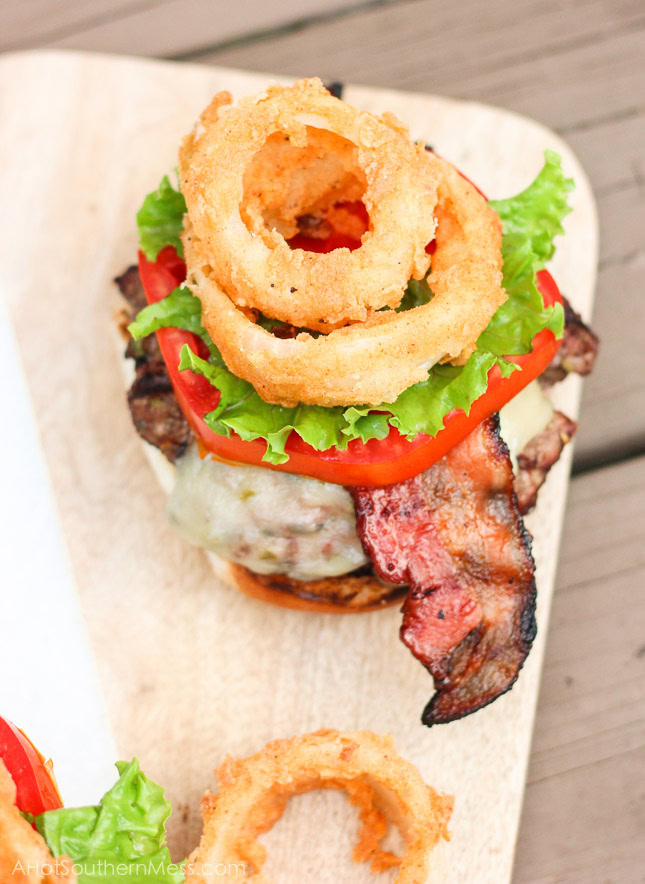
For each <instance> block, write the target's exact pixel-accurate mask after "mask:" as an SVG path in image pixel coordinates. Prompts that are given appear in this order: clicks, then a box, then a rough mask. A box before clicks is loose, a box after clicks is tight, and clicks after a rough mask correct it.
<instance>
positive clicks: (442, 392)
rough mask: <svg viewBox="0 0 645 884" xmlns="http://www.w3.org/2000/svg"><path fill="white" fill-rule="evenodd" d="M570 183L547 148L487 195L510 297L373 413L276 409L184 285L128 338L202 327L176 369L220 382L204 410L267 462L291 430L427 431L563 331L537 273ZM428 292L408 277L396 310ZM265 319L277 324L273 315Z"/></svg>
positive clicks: (320, 444) (313, 441) (313, 440)
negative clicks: (511, 181) (229, 353)
mask: <svg viewBox="0 0 645 884" xmlns="http://www.w3.org/2000/svg"><path fill="white" fill-rule="evenodd" d="M572 186H573V183H572V182H571V181H570V180H568V179H566V178H564V176H563V174H562V169H561V165H560V158H559V157H558V155H557V154H554V153H553V152H551V151H547V152H546V155H545V165H544V167H543V169H542V170H541V172H540V173H539V175H538V176H537V178H536V179H535V181H533V183H532V184H530V185H529V187H527V188H526V189H525V190H524V191H522V193H520V194H518V195H517V196H515V197H512V198H510V199H507V200H495V201H493V202H492V203H491V205H492V206H493V207H494V208H495V211H497V212H498V214H499V216H500V218H501V219H502V225H503V236H502V255H503V284H504V288H505V289H506V292H507V293H508V299H507V300H506V301H505V302H504V304H502V306H501V307H500V308H499V309H498V310H497V312H496V313H495V315H494V316H493V318H492V319H491V321H490V323H489V324H488V326H487V328H486V329H485V330H484V332H483V333H482V334H481V335H480V337H479V340H478V342H477V349H476V350H475V352H474V353H473V354H472V355H471V357H470V359H469V360H468V362H467V363H466V365H464V366H453V365H435V366H433V368H431V369H430V371H429V372H428V377H427V379H426V380H424V381H421V382H420V383H418V384H414V385H413V386H412V387H409V388H408V389H407V390H404V391H403V393H401V394H400V396H399V397H398V398H397V399H396V401H395V402H390V403H384V404H383V405H381V406H379V409H378V412H376V413H375V412H374V410H373V409H372V408H370V407H367V406H366V407H356V406H351V407H348V408H343V407H335V408H324V407H322V406H313V405H299V406H297V407H296V408H283V407H281V406H279V405H270V404H268V403H267V402H264V400H262V399H261V398H260V396H259V395H258V394H257V393H256V391H255V390H254V388H253V387H252V385H251V384H249V383H248V382H247V381H244V380H241V379H240V378H237V377H236V376H235V375H233V374H232V373H231V372H230V371H229V370H228V369H227V368H226V366H225V364H224V361H223V360H222V357H221V355H220V354H219V352H218V351H217V348H216V347H215V345H214V344H213V342H212V341H211V339H210V337H209V336H208V334H207V332H206V331H205V330H204V329H203V328H202V326H201V319H200V317H201V313H200V310H201V307H200V303H199V301H198V299H197V298H194V297H193V296H192V295H191V294H190V292H189V291H188V289H186V288H179V289H176V290H175V291H174V292H173V293H172V294H171V295H169V296H168V298H166V299H165V301H168V303H167V304H166V305H165V306H161V305H164V304H165V301H161V302H159V303H158V304H154V305H151V306H149V307H146V308H145V309H144V310H142V311H141V313H140V314H139V315H138V316H137V318H136V320H135V322H134V323H132V325H131V326H130V330H131V332H132V334H133V337H135V338H139V337H142V336H144V335H146V334H150V333H151V332H153V331H155V330H156V329H158V328H162V327H164V326H174V327H177V328H182V329H185V330H187V331H192V332H194V333H195V334H199V335H200V336H201V337H202V338H203V340H205V341H206V343H207V345H208V347H209V351H210V354H211V355H210V358H209V360H208V361H207V360H204V359H201V358H200V357H199V356H197V355H196V354H195V353H193V352H192V350H191V349H190V347H188V346H185V347H184V348H183V350H182V353H181V362H180V365H179V368H180V370H182V371H184V370H191V371H194V372H197V373H198V374H201V375H203V376H204V377H205V378H207V380H208V381H210V383H211V384H213V386H215V387H217V388H218V389H219V390H220V391H221V394H222V395H221V399H220V402H219V405H218V407H217V408H216V409H215V410H214V411H212V412H210V413H209V414H207V415H205V416H204V420H205V422H206V423H207V424H208V426H209V427H211V429H212V430H214V432H216V433H220V434H222V435H226V436H228V435H230V433H231V432H232V431H234V432H235V433H237V434H238V435H239V436H241V438H242V439H245V440H252V439H264V440H265V441H266V443H267V451H266V454H265V455H264V460H265V461H268V462H269V463H274V464H279V463H284V462H285V461H287V460H288V455H287V453H286V452H285V443H286V441H287V439H288V437H289V434H290V433H291V432H292V430H295V432H296V433H298V435H299V436H300V437H301V438H302V439H303V440H304V441H305V442H308V443H309V444H310V445H311V446H312V447H314V448H315V449H317V450H319V451H324V450H326V449H328V448H331V447H332V446H335V447H337V448H340V449H344V448H346V447H347V445H348V443H349V442H350V441H352V440H353V439H360V440H361V441H363V442H367V441H368V440H369V439H383V438H385V437H386V436H387V434H388V432H389V429H390V427H396V428H397V429H398V430H399V432H400V433H402V434H403V435H405V436H406V437H408V438H414V436H416V435H417V434H418V433H426V434H428V435H431V436H434V435H436V434H437V433H438V432H439V430H441V429H442V427H443V424H444V419H445V417H446V415H447V414H448V413H449V412H450V411H452V410H453V409H456V408H458V409H462V410H463V411H465V412H466V413H467V414H468V413H469V411H470V408H471V406H472V404H473V402H474V401H475V400H476V399H478V398H479V396H481V395H482V393H484V392H485V390H486V387H487V378H488V372H489V371H490V369H491V368H492V366H493V365H498V366H499V368H500V371H501V372H502V374H503V375H504V376H505V377H507V376H508V375H510V374H511V373H512V372H513V371H515V370H517V367H516V366H515V365H514V364H513V363H512V362H510V361H509V360H507V359H505V358H504V357H505V356H513V355H516V354H520V353H528V352H530V350H531V345H532V341H533V338H534V337H535V335H536V334H538V332H540V331H541V330H542V329H545V328H549V329H551V330H552V331H553V333H554V334H555V335H556V337H561V335H562V332H563V328H564V313H563V310H562V306H561V305H560V304H557V305H555V306H553V307H544V304H543V302H542V297H541V295H540V293H539V291H538V289H537V285H536V273H537V272H538V271H539V270H541V269H542V268H543V267H544V263H545V261H547V260H548V259H549V258H550V257H551V256H552V255H553V251H554V245H553V238H554V237H555V236H556V235H557V234H560V233H562V219H563V218H564V216H565V215H566V214H567V213H568V212H569V211H570V210H569V207H568V205H567V194H568V193H569V191H570V190H571V188H572ZM431 297H432V292H431V291H430V289H429V287H428V284H427V281H426V280H419V281H417V280H411V281H410V283H409V284H408V289H407V291H406V294H405V296H404V299H403V301H402V303H401V305H400V306H399V307H398V308H397V309H398V310H405V309H412V308H414V307H417V306H420V305H421V304H424V303H427V302H428V301H429V300H430V298H431ZM191 299H192V301H191ZM266 323H267V324H268V325H269V326H270V324H276V323H271V321H270V320H266Z"/></svg>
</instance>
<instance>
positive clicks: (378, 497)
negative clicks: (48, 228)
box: [117, 80, 597, 725]
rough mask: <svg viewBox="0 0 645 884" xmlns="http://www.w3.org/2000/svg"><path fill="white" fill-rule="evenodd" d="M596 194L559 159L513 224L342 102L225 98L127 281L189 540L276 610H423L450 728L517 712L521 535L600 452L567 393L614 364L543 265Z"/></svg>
mask: <svg viewBox="0 0 645 884" xmlns="http://www.w3.org/2000/svg"><path fill="white" fill-rule="evenodd" d="M571 186H572V183H571V182H570V181H568V180H567V179H565V178H564V176H563V174H562V171H561V168H560V161H559V158H558V157H557V155H555V154H553V153H550V152H547V154H546V162H545V165H544V168H543V169H542V171H541V172H540V173H539V175H538V176H537V178H536V179H535V181H534V182H533V183H532V184H531V185H530V186H529V187H528V188H527V189H526V190H525V191H523V192H522V193H521V194H519V195H518V196H516V197H513V198H510V199H505V200H499V201H493V202H489V201H487V200H486V198H485V197H484V196H483V195H482V194H481V193H480V192H479V191H478V190H477V188H476V187H475V186H474V185H473V184H472V183H470V182H469V181H468V180H467V179H466V178H464V177H463V175H461V174H460V173H459V172H458V171H457V170H456V169H455V168H454V167H453V166H452V165H450V164H449V163H448V162H446V161H445V160H444V159H442V158H440V157H438V156H436V155H435V154H434V153H433V152H432V151H429V150H428V149H426V147H425V146H423V145H418V144H415V143H413V142H412V141H411V140H410V138H409V135H408V132H407V129H406V128H405V126H403V124H402V123H400V122H399V121H398V120H397V119H396V118H395V117H394V116H392V115H391V114H384V115H383V116H381V117H375V116H373V115H371V114H368V113H365V112H359V111H357V110H355V109H354V108H352V107H351V106H349V105H348V104H346V103H345V102H343V101H342V100H340V99H339V98H337V97H335V96H333V95H331V94H330V93H329V92H328V91H327V90H326V89H325V88H324V87H323V85H322V84H321V83H320V81H319V80H301V81H299V82H297V83H295V84H294V85H293V86H292V87H289V88H284V87H272V88H270V89H268V90H267V91H266V92H265V93H263V94H262V95H259V96H254V97H252V98H246V99H243V100H241V101H239V102H238V103H237V104H233V103H232V98H231V96H230V95H229V94H228V93H219V94H218V95H216V96H215V98H214V99H213V101H212V102H211V104H210V105H209V107H208V108H206V110H205V111H204V113H203V114H202V116H201V119H200V121H199V123H198V124H197V126H196V127H195V129H194V131H193V132H192V133H191V134H189V135H188V136H187V137H186V138H185V139H184V142H183V144H182V146H181V150H180V155H179V189H178V190H176V189H174V188H173V187H172V186H171V184H170V182H169V180H168V178H164V179H163V180H162V183H161V185H160V187H159V188H158V190H156V191H155V192H153V193H151V194H149V195H148V196H147V197H146V199H145V201H144V203H143V206H142V208H141V210H140V212H139V214H138V224H139V232H140V247H141V251H140V254H139V263H138V267H133V268H130V269H129V270H128V271H127V272H126V273H125V274H123V275H122V276H121V277H119V278H118V280H117V282H118V284H119V286H120V288H121V291H122V293H123V294H124V296H125V297H126V300H127V301H128V310H127V311H126V317H125V322H124V326H125V325H127V327H128V330H129V334H130V336H131V337H130V339H129V343H128V348H127V351H126V355H127V356H128V357H131V358H133V359H134V362H135V379H134V382H133V384H132V386H131V387H130V391H129V394H128V401H129V404H130V410H131V413H132V416H133V419H134V423H135V427H136V428H137V430H138V432H139V433H140V435H141V436H142V437H143V438H144V440H145V441H146V442H147V443H150V444H151V445H152V446H154V447H155V448H156V449H159V451H160V452H161V454H160V455H159V456H158V457H157V458H156V459H155V463H156V466H157V468H158V469H159V471H160V474H161V473H164V472H165V474H166V480H165V481H167V483H168V488H169V490H170V497H169V501H168V516H169V518H170V520H171V522H172V523H173V524H174V525H175V527H176V528H177V529H178V530H179V531H180V532H181V533H182V534H183V535H184V536H185V537H186V538H187V539H188V540H190V541H191V542H193V543H196V544H198V545H200V546H202V547H204V548H205V549H207V550H208V551H209V552H210V553H211V554H213V555H212V556H211V558H212V561H213V562H214V564H215V566H216V570H217V571H218V573H219V574H220V576H222V577H223V578H224V579H225V580H227V581H228V582H229V583H232V584H234V585H236V586H237V587H239V588H240V589H242V590H243V591H245V592H247V593H249V594H251V595H254V596H256V597H259V598H262V599H264V600H267V601H271V602H275V603H278V604H282V605H285V606H288V607H299V608H306V609H308V610H312V611H335V612H348V613H349V612H356V611H364V610H370V609H373V608H375V607H380V606H383V605H387V604H390V603H395V602H399V603H400V602H401V601H402V602H403V624H402V628H401V638H402V640H403V642H404V643H405V644H406V645H407V646H408V647H409V648H410V650H411V651H412V653H413V654H414V655H415V656H416V657H417V658H418V659H419V660H420V661H421V662H422V664H423V665H424V666H425V667H426V668H427V669H428V671H429V672H430V674H431V675H432V677H433V679H434V683H435V689H436V693H435V695H434V696H433V698H432V699H431V701H430V702H429V704H428V706H427V707H426V709H425V711H424V713H423V721H424V723H425V724H428V725H432V724H435V723H439V722H447V721H452V720H454V719H456V718H460V717H462V716H464V715H467V714H469V713H471V712H474V711H475V710H477V709H479V708H481V707H482V706H484V705H486V704H488V703H490V702H491V701H492V700H494V699H495V698H496V697H498V696H500V694H502V693H503V692H504V691H506V690H508V689H509V688H510V687H511V686H512V685H513V683H514V682H515V680H516V678H517V676H518V673H519V671H520V668H521V666H522V664H523V662H524V660H525V658H526V656H527V654H528V652H529V650H530V647H531V644H532V641H533V639H534V636H535V615H534V612H535V597H536V588H535V581H534V563H533V559H532V557H531V551H530V539H529V536H528V534H527V532H526V530H525V528H524V525H523V522H522V515H523V514H524V513H525V512H527V511H528V509H530V508H531V507H532V506H533V505H534V503H535V497H536V494H537V490H538V488H539V487H540V485H541V484H542V482H543V481H544V479H545V477H546V474H547V472H548V469H549V468H550V466H551V465H552V464H553V463H554V462H555V461H556V460H557V458H558V457H559V455H560V452H561V451H562V447H563V445H564V444H565V443H566V442H567V441H568V440H569V439H570V438H571V436H572V434H573V432H574V431H575V425H574V424H573V423H572V422H571V421H570V420H568V419H567V418H566V417H565V416H564V415H562V414H560V413H558V412H554V410H553V408H552V406H551V405H550V403H549V401H548V399H547V398H546V397H545V396H544V395H543V392H542V388H543V387H544V386H547V385H548V384H550V383H553V382H554V381H555V380H558V379H560V378H561V377H564V376H566V374H567V373H568V372H569V371H579V372H581V373H587V372H588V371H589V370H590V369H591V366H592V364H593V358H594V355H595V350H596V346H597V340H596V338H595V336H594V335H593V333H592V332H591V331H590V330H589V329H588V328H586V326H584V324H583V323H582V321H581V320H580V318H579V317H578V316H577V314H575V313H574V312H573V311H572V310H571V308H570V307H569V305H568V304H567V302H566V301H565V300H564V299H563V298H562V296H561V295H560V292H559V291H558V289H557V286H556V284H555V282H554V281H553V279H552V278H551V276H550V275H549V273H548V272H547V271H546V270H545V269H544V267H545V264H546V262H547V261H548V260H549V259H550V258H551V257H552V255H553V251H554V245H553V240H554V237H555V236H556V235H557V234H559V233H561V232H562V224H561V222H562V218H563V217H564V215H565V214H566V213H567V212H568V206H567V194H568V192H569V191H570V189H571ZM153 333H156V335H153ZM509 446H510V450H509ZM171 468H172V469H171ZM169 470H171V471H170V472H169Z"/></svg>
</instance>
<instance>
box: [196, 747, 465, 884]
mask: <svg viewBox="0 0 645 884" xmlns="http://www.w3.org/2000/svg"><path fill="white" fill-rule="evenodd" d="M217 777H218V780H219V783H220V790H219V794H218V795H216V796H215V795H212V794H210V793H209V794H207V795H206V796H205V798H204V800H203V802H202V811H203V814H204V832H203V835H202V838H201V841H200V844H199V847H198V848H197V850H196V851H194V853H193V854H192V855H191V856H190V857H189V859H188V862H187V866H186V871H187V874H186V882H187V884H196V882H199V884H208V882H215V881H220V880H222V870H223V869H230V868H234V869H235V876H234V875H233V874H231V879H232V880H233V879H234V880H243V881H247V880H253V881H257V882H258V884H260V882H261V881H265V880H266V879H265V877H264V876H263V875H262V874H261V869H262V866H263V865H264V861H265V859H266V850H265V848H264V847H263V845H261V844H260V843H259V842H258V841H257V838H258V836H259V835H261V834H262V833H263V832H266V831H268V830H269V829H270V828H272V826H273V825H274V824H275V823H276V822H277V821H278V820H279V819H280V817H281V816H282V813H283V811H284V809H285V807H286V805H287V802H288V800H289V798H291V797H292V796H293V795H299V794H301V793H303V792H309V791H311V790H313V789H344V790H345V791H346V792H347V793H348V796H349V799H350V801H351V803H352V804H354V805H355V806H357V807H358V808H359V810H360V819H361V823H362V828H361V832H360V835H359V841H358V844H357V845H356V847H355V849H354V854H353V859H354V860H355V861H356V862H365V861H367V860H371V870H372V871H373V872H379V871H383V870H385V869H388V868H391V867H393V866H399V872H398V875H397V877H396V882H397V884H420V882H423V881H425V880H426V877H427V870H428V861H429V856H430V852H431V850H432V849H433V848H434V847H435V846H436V845H437V843H438V842H439V841H440V840H441V839H442V838H445V839H448V837H449V835H448V829H447V826H448V820H449V818H450V814H451V812H452V804H453V801H452V798H450V797H448V796H444V795H439V794H438V793H437V792H435V791H434V789H432V788H431V787H430V786H426V784H425V783H424V782H423V779H422V778H421V775H420V774H419V772H418V770H417V769H416V768H415V767H414V766H413V765H412V764H410V763H409V762H408V761H405V760H404V759H403V758H401V757H400V756H399V755H397V753H396V751H395V749H394V745H393V741H392V738H391V737H383V736H379V735H377V734H374V733H372V732H371V731H358V732H355V733H348V734H343V733H339V732H338V731H334V730H321V731H317V732H316V733H313V734H306V735H303V736H298V737H293V738H292V739H290V740H276V741H275V742H272V743H268V744H267V746H265V748H264V749H263V750H262V751H261V752H258V753H257V754H256V755H252V756H251V757H250V758H246V759H244V760H243V761H235V760H234V759H232V758H228V759H227V760H226V761H225V763H224V764H223V765H222V767H221V768H220V769H219V770H218V771H217ZM388 818H391V819H392V820H393V821H394V822H395V823H396V825H397V826H398V827H399V828H400V830H401V834H402V835H403V838H404V840H405V843H406V849H405V851H404V853H403V855H402V856H401V857H398V856H395V855H394V854H392V853H390V852H389V851H385V850H382V849H381V848H379V846H378V845H379V841H380V840H381V838H382V837H383V836H384V835H385V832H386V828H387V819H388ZM238 864H239V865H240V866H244V867H245V868H246V870H247V871H246V874H245V875H244V877H240V876H239V874H237V872H238V868H237V866H238ZM218 871H219V875H218V874H217V873H218ZM224 880H227V879H226V878H225V879H224Z"/></svg>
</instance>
